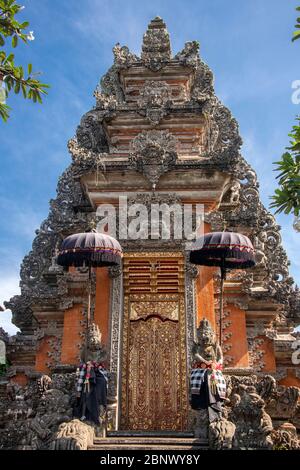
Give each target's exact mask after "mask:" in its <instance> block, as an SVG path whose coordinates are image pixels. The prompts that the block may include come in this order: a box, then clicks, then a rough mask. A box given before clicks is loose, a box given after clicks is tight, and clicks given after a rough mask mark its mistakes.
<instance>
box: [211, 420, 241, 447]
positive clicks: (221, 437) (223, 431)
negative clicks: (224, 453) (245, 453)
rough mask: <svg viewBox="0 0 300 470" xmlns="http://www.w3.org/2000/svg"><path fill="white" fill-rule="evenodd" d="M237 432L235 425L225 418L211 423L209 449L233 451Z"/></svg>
mask: <svg viewBox="0 0 300 470" xmlns="http://www.w3.org/2000/svg"><path fill="white" fill-rule="evenodd" d="M235 430H236V426H235V424H234V423H232V422H231V421H228V420H227V419H226V418H224V417H222V418H221V419H219V420H217V421H214V422H212V423H210V425H209V428H208V438H209V448H210V449H216V450H221V449H231V448H232V445H233V437H234V434H235Z"/></svg>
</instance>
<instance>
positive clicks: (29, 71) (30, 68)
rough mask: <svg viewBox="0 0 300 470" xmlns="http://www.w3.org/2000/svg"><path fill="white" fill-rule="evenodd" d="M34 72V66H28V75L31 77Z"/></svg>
mask: <svg viewBox="0 0 300 470" xmlns="http://www.w3.org/2000/svg"><path fill="white" fill-rule="evenodd" d="M31 72H32V64H28V75H31Z"/></svg>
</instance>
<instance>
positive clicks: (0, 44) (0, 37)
mask: <svg viewBox="0 0 300 470" xmlns="http://www.w3.org/2000/svg"><path fill="white" fill-rule="evenodd" d="M4 44H5V41H4V38H3V37H2V36H1V34H0V46H4Z"/></svg>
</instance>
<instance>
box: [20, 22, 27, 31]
mask: <svg viewBox="0 0 300 470" xmlns="http://www.w3.org/2000/svg"><path fill="white" fill-rule="evenodd" d="M28 26H29V21H24V23H21V24H20V28H22V29H25V28H28Z"/></svg>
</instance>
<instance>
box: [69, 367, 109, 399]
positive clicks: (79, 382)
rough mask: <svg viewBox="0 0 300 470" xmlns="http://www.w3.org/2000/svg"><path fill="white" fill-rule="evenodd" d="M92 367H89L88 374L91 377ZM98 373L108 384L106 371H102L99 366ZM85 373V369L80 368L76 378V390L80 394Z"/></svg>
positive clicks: (102, 368)
mask: <svg viewBox="0 0 300 470" xmlns="http://www.w3.org/2000/svg"><path fill="white" fill-rule="evenodd" d="M93 369H94V366H93V365H92V366H91V369H90V374H91V375H93V374H94V370H93ZM98 371H99V372H100V374H102V375H103V377H104V378H105V380H106V382H108V374H107V370H106V369H104V367H102V366H99V367H98ZM86 373H87V367H82V366H81V368H80V370H79V376H78V379H77V384H76V390H77V392H78V393H80V392H81V390H82V387H83V383H84V381H85V377H86Z"/></svg>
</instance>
